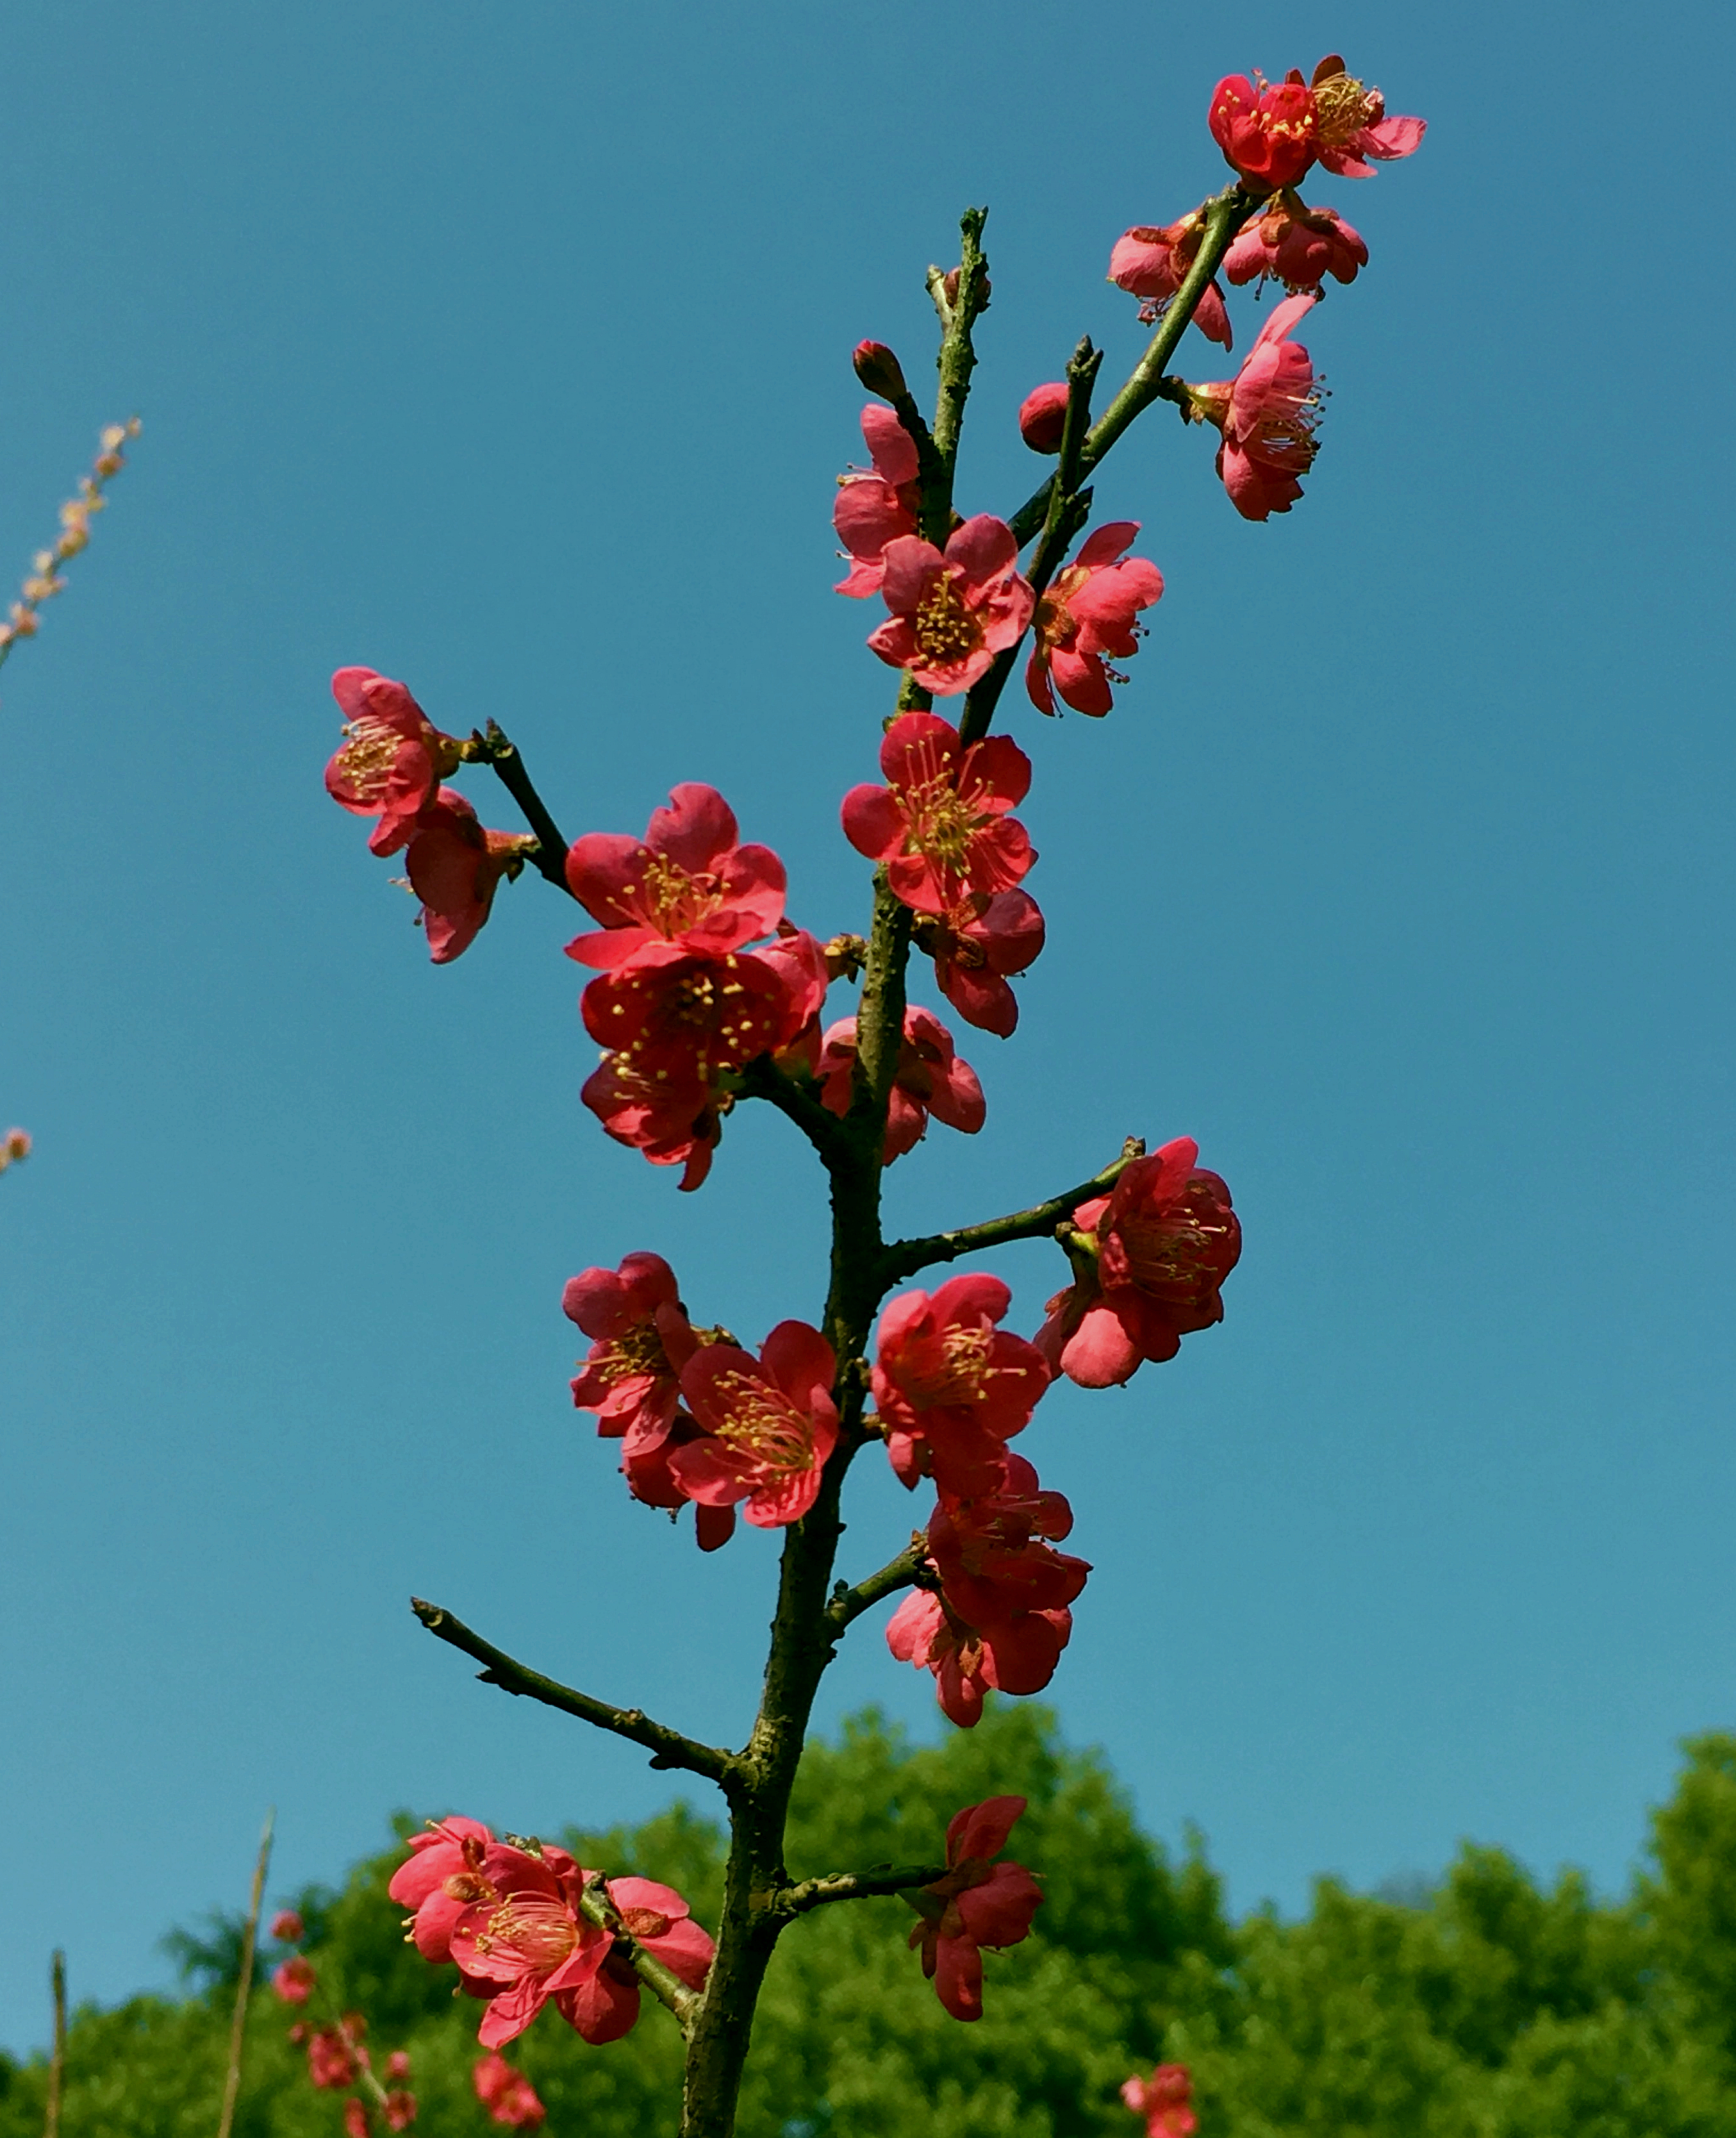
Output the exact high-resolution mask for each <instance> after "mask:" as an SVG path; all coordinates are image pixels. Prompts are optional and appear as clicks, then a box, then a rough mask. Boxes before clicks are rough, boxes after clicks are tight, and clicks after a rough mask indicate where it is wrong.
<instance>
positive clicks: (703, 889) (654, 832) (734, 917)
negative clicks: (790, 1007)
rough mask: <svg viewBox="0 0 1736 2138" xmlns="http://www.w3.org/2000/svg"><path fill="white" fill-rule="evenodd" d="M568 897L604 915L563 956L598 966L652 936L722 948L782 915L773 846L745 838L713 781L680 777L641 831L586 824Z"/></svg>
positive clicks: (619, 959) (764, 929)
mask: <svg viewBox="0 0 1736 2138" xmlns="http://www.w3.org/2000/svg"><path fill="white" fill-rule="evenodd" d="M567 882H568V887H569V888H570V889H571V891H572V892H573V896H574V897H575V898H576V899H577V900H578V902H579V904H580V905H583V907H584V909H585V910H586V911H587V912H588V914H590V915H592V918H593V919H595V920H600V921H601V922H602V927H601V928H600V929H599V930H597V931H596V932H595V933H594V934H592V935H579V936H576V937H575V938H574V939H573V941H572V942H570V943H569V944H568V945H567V955H568V957H569V958H576V959H578V962H579V963H580V964H582V965H592V966H596V967H598V968H599V969H602V970H603V971H610V970H612V969H614V968H615V967H617V966H618V965H624V964H627V961H628V960H629V959H632V958H635V957H637V956H638V955H640V954H641V953H642V952H643V951H644V950H646V949H647V948H649V947H650V946H651V945H663V944H678V945H680V947H681V948H682V949H688V950H697V951H702V952H705V953H708V954H710V955H712V956H721V955H722V954H724V953H726V952H728V951H730V950H739V949H743V948H744V947H745V945H748V944H749V943H751V942H753V941H755V940H758V938H759V937H761V936H763V935H770V934H771V933H772V932H773V930H774V929H775V928H776V927H777V925H778V922H779V921H780V920H782V919H783V898H784V890H785V882H786V879H785V875H784V867H783V862H781V861H779V860H778V857H777V855H776V854H774V853H773V852H772V849H771V848H770V847H756V846H745V847H744V846H743V845H742V844H741V843H740V842H739V836H738V832H737V828H736V822H735V817H734V813H733V812H732V810H731V809H730V808H729V803H727V802H725V801H724V798H723V796H722V795H721V794H719V793H718V791H717V789H716V788H714V787H705V786H701V785H700V783H698V782H697V781H693V780H688V781H684V782H683V783H682V784H681V785H680V786H679V787H677V788H674V789H673V790H672V791H671V794H670V798H669V807H668V808H666V809H654V810H653V811H652V812H651V822H650V823H649V824H648V825H647V826H646V832H645V837H643V838H642V839H635V838H630V837H627V834H626V833H624V832H587V833H586V834H585V836H584V837H583V838H580V839H575V840H574V841H573V844H572V846H571V847H570V848H569V849H568V853H567Z"/></svg>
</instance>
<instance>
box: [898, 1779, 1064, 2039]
mask: <svg viewBox="0 0 1736 2138" xmlns="http://www.w3.org/2000/svg"><path fill="white" fill-rule="evenodd" d="M1025 1804H1026V1799H1024V1798H1023V1797H990V1798H989V1799H987V1802H986V1803H984V1804H967V1805H966V1806H965V1808H964V1809H963V1811H960V1812H955V1813H953V1818H952V1822H951V1823H950V1824H949V1825H948V1828H947V1830H946V1860H947V1874H946V1876H945V1877H944V1878H940V1879H937V1880H936V1881H935V1882H934V1884H933V1885H932V1886H923V1887H919V1888H918V1889H917V1891H914V1892H913V1893H907V1894H906V1895H905V1899H906V1900H908V1901H909V1903H910V1905H911V1906H912V1907H913V1908H914V1909H915V1910H916V1911H917V1912H918V1914H919V1916H921V1917H922V1921H920V1922H919V1923H918V1925H917V1926H916V1927H915V1929H914V1930H913V1931H911V1933H910V1944H911V1946H912V1948H913V1950H919V1951H920V1952H921V1954H922V1971H923V1973H924V1974H925V1975H927V1977H928V1978H929V1980H930V1981H931V1982H932V1983H933V1984H934V1994H936V1996H938V1997H939V1999H940V2001H941V2003H942V2004H944V2006H945V2007H946V2009H947V2010H948V2012H950V2013H951V2014H952V2015H953V2018H955V2019H980V2018H982V2016H983V1947H984V1946H985V1945H987V1946H988V1947H989V1948H990V1949H991V1950H995V1951H1000V1950H1003V1949H1004V1948H1005V1947H1006V1946H1007V1945H1017V1944H1019V1943H1020V1942H1021V1941H1022V1940H1023V1939H1025V1938H1026V1937H1028V1936H1029V1935H1030V1934H1031V1917H1032V1916H1034V1915H1035V1914H1036V1911H1037V1910H1038V1908H1039V1907H1040V1906H1041V1905H1042V1899H1043V1889H1042V1887H1041V1886H1039V1885H1038V1884H1037V1882H1036V1879H1035V1878H1033V1877H1031V1873H1030V1872H1028V1871H1027V1870H1026V1868H1025V1867H1024V1865H1023V1864H1022V1863H997V1862H994V1860H993V1859H994V1858H995V1857H997V1856H998V1855H999V1854H1000V1852H1001V1851H1002V1849H1003V1848H1005V1847H1006V1846H1007V1841H1008V1839H1009V1838H1011V1836H1012V1829H1013V1828H1014V1827H1015V1826H1016V1825H1017V1823H1018V1821H1019V1819H1020V1818H1021V1816H1022V1813H1023V1812H1024V1809H1025Z"/></svg>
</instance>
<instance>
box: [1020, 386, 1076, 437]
mask: <svg viewBox="0 0 1736 2138" xmlns="http://www.w3.org/2000/svg"><path fill="white" fill-rule="evenodd" d="M1067 399H1068V388H1067V382H1066V380H1065V378H1056V379H1053V380H1051V382H1050V383H1049V384H1047V385H1046V386H1039V387H1037V388H1035V389H1034V391H1032V392H1031V393H1027V394H1026V396H1025V398H1024V399H1023V401H1022V402H1021V403H1020V404H1019V436H1020V437H1022V439H1023V440H1024V441H1025V443H1026V445H1027V446H1029V447H1030V448H1031V452H1034V453H1058V452H1060V451H1061V433H1062V431H1063V430H1064V429H1065V425H1066V418H1067Z"/></svg>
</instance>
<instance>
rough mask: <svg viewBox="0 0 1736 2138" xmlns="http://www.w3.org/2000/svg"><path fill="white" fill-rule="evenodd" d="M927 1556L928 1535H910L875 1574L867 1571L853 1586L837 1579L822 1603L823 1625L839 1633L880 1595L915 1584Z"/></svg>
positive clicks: (859, 1616) (872, 1604) (876, 1600)
mask: <svg viewBox="0 0 1736 2138" xmlns="http://www.w3.org/2000/svg"><path fill="white" fill-rule="evenodd" d="M928 1559H929V1540H928V1539H927V1538H926V1537H925V1536H918V1537H913V1538H912V1539H911V1540H910V1542H909V1544H908V1545H906V1546H905V1549H904V1550H902V1551H901V1552H900V1554H899V1555H898V1557H897V1558H896V1559H894V1560H888V1561H887V1563H886V1564H885V1565H884V1566H883V1567H882V1568H881V1569H880V1571H879V1573H878V1574H870V1575H869V1576H868V1577H867V1579H866V1580H865V1581H859V1582H857V1584H856V1587H855V1588H854V1589H849V1588H846V1586H845V1584H843V1583H842V1582H840V1583H839V1584H838V1585H837V1587H836V1589H833V1591H832V1592H831V1602H830V1603H828V1604H827V1607H826V1623H827V1626H828V1627H830V1628H831V1630H832V1632H833V1633H842V1632H843V1630H844V1628H846V1626H849V1625H851V1624H853V1623H855V1621H856V1619H858V1618H861V1615H862V1613H863V1612H865V1611H871V1610H872V1609H873V1608H874V1606H875V1604H876V1603H879V1602H880V1599H881V1598H882V1597H883V1596H890V1595H892V1594H895V1592H896V1591H897V1590H899V1589H909V1588H911V1587H913V1586H916V1585H919V1584H920V1580H921V1576H922V1571H923V1569H924V1567H925V1566H926V1565H927V1564H928Z"/></svg>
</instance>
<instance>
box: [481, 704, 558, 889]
mask: <svg viewBox="0 0 1736 2138" xmlns="http://www.w3.org/2000/svg"><path fill="white" fill-rule="evenodd" d="M464 749H465V756H466V759H469V760H470V761H471V762H472V763H475V762H478V761H480V763H482V764H491V765H493V767H494V768H495V775H496V776H497V778H498V779H500V784H501V785H502V786H503V787H504V788H505V789H506V791H507V793H509V794H510V795H511V797H512V798H513V800H514V802H516V803H518V805H519V808H520V809H521V810H522V811H523V812H524V822H526V823H527V824H529V827H530V828H531V830H532V831H533V832H535V834H536V842H537V843H536V852H534V854H532V855H530V856H529V862H530V865H531V866H532V867H533V868H534V869H535V870H536V871H537V872H538V874H539V875H540V876H547V877H548V879H549V882H550V883H552V884H553V885H554V886H555V887H556V889H557V890H559V891H565V892H566V894H567V896H568V898H571V897H572V896H573V888H572V886H571V885H570V884H569V883H568V881H567V842H566V840H565V839H564V838H563V837H562V836H561V829H560V827H559V825H558V824H557V823H556V822H555V821H554V819H553V817H552V816H550V815H549V808H548V804H547V803H545V802H544V799H543V798H542V796H541V795H540V794H539V793H537V791H536V788H534V786H533V785H532V784H531V779H530V774H529V773H528V772H527V771H526V770H525V769H524V759H523V758H522V757H520V756H519V753H518V750H517V748H516V747H515V746H514V744H512V743H510V742H509V741H508V740H506V737H505V735H502V734H501V732H500V729H499V728H498V727H497V726H496V725H495V723H494V721H492V720H490V722H489V724H488V726H487V728H486V729H485V730H484V731H483V732H481V733H480V734H476V735H471V738H470V740H469V741H468V742H466V744H465V746H464Z"/></svg>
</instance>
